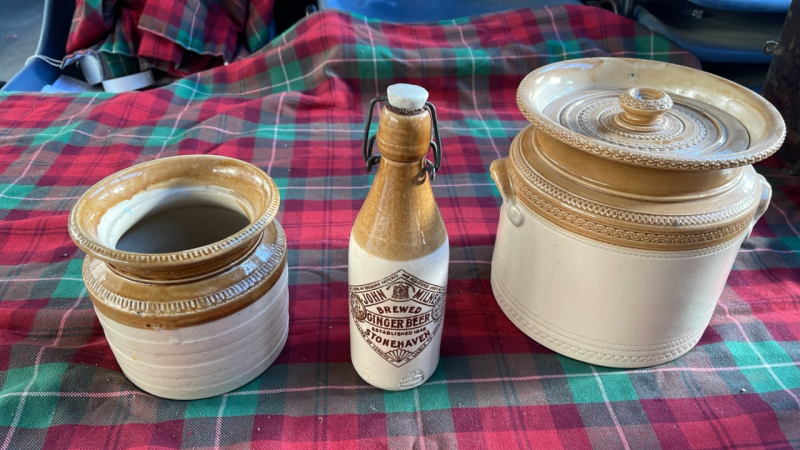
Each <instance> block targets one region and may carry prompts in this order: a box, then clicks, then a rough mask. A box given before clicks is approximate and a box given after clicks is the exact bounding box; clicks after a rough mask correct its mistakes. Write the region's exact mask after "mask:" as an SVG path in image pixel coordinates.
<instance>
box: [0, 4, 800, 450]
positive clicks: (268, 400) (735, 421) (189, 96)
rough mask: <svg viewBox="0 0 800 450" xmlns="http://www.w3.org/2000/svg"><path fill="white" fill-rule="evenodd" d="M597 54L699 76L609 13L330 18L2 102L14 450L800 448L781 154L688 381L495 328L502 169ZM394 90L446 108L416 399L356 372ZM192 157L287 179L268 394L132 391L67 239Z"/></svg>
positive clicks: (2, 308)
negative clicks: (679, 67)
mask: <svg viewBox="0 0 800 450" xmlns="http://www.w3.org/2000/svg"><path fill="white" fill-rule="evenodd" d="M582 56H626V57H639V58H649V59H657V60H661V61H668V62H672V63H678V64H685V65H689V66H694V67H697V66H698V61H697V59H696V58H695V57H693V56H692V55H689V54H687V53H686V52H684V51H682V50H681V49H679V48H676V47H675V46H673V45H671V44H670V43H669V42H668V41H666V40H664V39H663V38H660V37H658V36H654V35H653V34H652V33H651V32H650V31H648V30H646V29H643V28H640V27H637V26H636V25H635V24H634V23H633V22H631V21H629V20H627V19H624V18H621V17H619V16H616V15H613V14H611V13H609V12H606V11H604V10H601V9H599V8H590V7H566V8H545V9H542V10H537V11H531V10H519V11H513V12H507V13H501V14H491V15H485V16H480V17H474V18H469V19H460V20H454V21H448V22H442V23H437V24H427V25H422V26H408V25H396V24H388V23H381V22H377V21H371V20H369V19H365V18H363V17H358V16H350V15H346V14H343V13H339V12H335V11H326V12H323V13H318V14H314V15H312V16H309V17H308V18H306V19H304V20H303V21H301V22H300V23H298V24H297V26H296V27H294V28H293V29H292V30H291V31H289V32H288V33H287V34H285V35H283V36H281V37H280V38H279V39H277V40H275V41H273V42H272V43H270V44H268V45H267V46H266V47H265V48H264V49H262V50H261V51H259V52H258V53H257V54H255V55H253V56H252V57H250V58H246V59H243V60H241V61H235V62H233V63H231V64H229V65H226V66H224V67H218V68H215V69H213V70H209V71H205V72H201V73H199V74H195V75H191V76H189V77H187V78H185V79H183V80H180V81H178V82H176V83H173V84H171V85H169V86H166V87H163V88H160V89H153V90H149V91H146V92H134V93H126V94H119V95H110V94H94V93H92V94H84V95H78V96H75V95H63V94H59V95H42V94H19V93H3V94H0V450H3V449H17V448H24V449H27V448H47V449H53V448H56V449H59V448H78V449H82V448H158V449H166V448H186V449H189V448H207V449H211V448H214V449H216V448H226V449H240V448H269V449H272V448H286V449H305V448H308V449H311V448H334V449H335V448H343V449H344V448H346V449H350V448H364V449H373V448H418V449H434V448H446V449H450V448H465V449H473V448H475V449H481V448H489V449H528V448H555V449H557V448H565V449H575V448H590V447H594V448H599V449H608V448H614V449H616V448H622V449H624V448H629V449H639V448H647V449H656V448H665V449H686V448H703V449H728V448H770V449H788V448H793V447H795V448H796V447H800V426H798V424H800V366H799V365H800V363H799V362H800V312H799V310H800V283H798V280H800V210H798V205H800V180H798V179H797V177H792V176H789V175H786V174H784V173H782V172H781V169H782V167H783V163H782V161H780V159H777V158H773V159H771V160H769V161H767V162H766V163H765V164H761V165H759V166H758V167H757V170H758V171H759V172H761V173H762V174H764V175H765V176H766V177H767V179H768V180H769V182H770V183H771V184H772V186H773V188H774V195H773V199H772V204H771V207H770V208H769V210H768V211H767V212H766V214H765V215H764V217H763V218H762V219H761V220H760V221H759V222H758V223H757V224H756V226H755V229H754V230H753V235H752V237H751V238H750V239H749V240H748V241H747V242H746V243H745V244H744V246H743V247H742V250H741V251H740V253H739V255H738V257H737V259H736V263H735V266H734V270H733V272H732V273H731V275H730V277H729V279H728V282H727V285H726V287H725V289H724V291H723V294H722V297H721V298H720V301H719V304H718V306H717V308H716V310H715V312H714V315H713V318H712V320H711V324H710V326H709V328H708V329H707V330H706V332H705V334H704V335H703V338H702V340H701V341H700V343H699V345H698V346H697V347H696V348H695V349H693V350H692V351H690V352H689V353H688V354H686V355H685V356H683V357H681V358H679V359H678V360H676V361H673V362H671V363H669V364H664V365H661V366H657V367H652V368H646V369H639V370H613V369H607V368H603V367H597V366H592V365H588V364H584V363H580V362H577V361H575V360H571V359H569V358H565V357H562V356H559V355H557V354H554V353H553V352H551V351H549V350H547V349H546V348H544V347H542V346H541V345H539V344H537V343H536V342H535V341H533V340H531V339H530V338H528V337H527V336H525V335H524V334H522V333H521V332H520V331H519V330H517V329H516V328H515V327H514V326H513V324H512V323H511V322H510V321H509V320H508V319H507V318H506V317H505V315H504V314H503V313H502V312H501V310H500V308H499V307H498V305H497V302H496V300H495V298H494V296H493V295H492V290H491V284H490V282H489V274H490V270H491V259H492V251H493V244H494V239H495V233H496V229H497V223H498V218H499V213H500V211H499V205H500V204H501V199H500V197H499V194H498V192H497V191H496V189H495V187H494V184H493V183H492V181H491V179H490V177H489V175H488V173H487V171H488V167H489V165H490V164H491V162H492V161H494V160H495V159H497V158H499V157H503V156H506V155H507V154H508V149H509V145H510V143H511V140H512V139H513V137H514V136H515V135H516V134H517V133H518V132H519V131H520V130H521V129H522V128H523V127H524V126H526V125H527V124H528V123H527V121H526V120H525V119H524V117H523V116H522V114H521V113H520V112H519V110H518V109H517V105H516V100H515V94H516V89H517V86H518V84H519V82H520V80H521V79H522V78H523V77H524V76H525V75H526V74H527V73H529V72H530V71H532V70H534V69H535V68H537V67H540V66H542V65H544V64H547V63H549V62H554V61H561V60H563V59H567V58H577V57H582ZM398 82H409V83H414V84H418V85H422V86H424V87H426V88H428V90H429V91H430V93H431V98H430V100H431V102H433V103H434V104H435V105H436V107H437V111H438V114H439V119H440V129H441V134H442V144H443V154H444V161H443V166H442V171H441V172H440V173H439V175H437V177H436V180H435V181H434V182H433V183H432V188H433V191H434V194H435V196H436V199H437V203H438V205H439V208H440V210H441V212H442V216H443V218H444V221H445V225H446V227H447V232H448V234H449V237H450V251H451V253H450V254H451V262H450V270H449V274H450V275H449V277H450V278H449V281H448V298H447V307H446V312H445V316H444V317H445V318H444V325H443V339H442V357H441V361H440V364H439V368H438V369H437V371H436V372H435V373H434V374H433V375H432V377H431V379H430V380H429V381H428V382H426V383H425V384H423V385H422V386H420V387H417V388H415V389H413V390H409V391H404V392H383V391H380V390H378V389H375V388H373V387H371V386H369V385H367V384H366V383H364V382H363V381H362V380H361V379H360V378H359V377H358V375H357V374H356V373H355V370H354V369H353V366H352V364H351V363H350V354H349V330H348V313H347V310H348V308H347V248H348V236H349V234H350V229H351V227H352V224H353V221H354V220H355V217H356V214H357V213H358V210H359V209H360V207H361V204H362V202H363V200H364V198H365V196H366V194H367V192H368V190H369V186H370V177H369V175H368V174H367V173H366V172H365V170H364V161H363V159H362V157H361V139H362V137H363V124H364V120H365V117H364V115H365V113H366V107H367V105H368V102H369V100H370V99H371V98H372V97H374V96H376V95H379V94H384V93H385V92H386V88H387V87H388V86H389V85H390V84H393V83H398ZM687 82H691V80H687ZM372 131H373V132H374V129H373V130H372ZM198 153H208V154H219V155H226V156H231V157H235V158H240V159H243V160H246V161H249V162H252V163H254V164H255V165H257V166H259V167H261V168H262V169H263V170H264V171H266V172H267V173H269V174H270V175H271V176H272V178H273V179H275V181H276V183H277V185H278V187H279V189H280V193H281V199H282V201H281V210H280V212H279V215H278V220H279V221H280V222H281V223H282V224H283V226H284V229H285V231H286V236H287V242H288V265H289V295H290V316H291V319H290V328H289V338H288V341H287V344H286V347H285V349H284V350H283V352H282V353H281V355H280V357H279V358H278V360H276V362H275V363H274V364H273V365H272V367H270V368H269V369H268V370H267V371H266V372H264V373H263V374H262V375H261V376H259V377H258V378H257V379H255V380H254V381H253V382H251V383H249V384H248V385H246V386H244V387H242V388H240V389H238V390H236V391H234V392H231V393H228V394H225V395H222V396H218V397H215V398H211V399H206V400H199V401H192V402H177V401H169V400H163V399H159V398H156V397H153V396H150V395H147V394H144V393H143V392H141V391H140V390H138V389H137V388H136V387H135V386H134V385H132V384H131V383H130V382H129V381H128V380H127V379H126V378H125V377H124V376H123V374H122V373H121V372H120V369H119V366H118V365H117V363H116V362H115V360H114V357H113V355H112V353H111V350H110V348H109V347H108V344H107V342H106V340H105V337H104V335H103V330H102V328H101V327H100V324H99V323H98V320H97V317H96V315H95V313H94V311H93V309H92V305H91V302H90V300H89V299H88V298H87V296H86V291H85V287H84V284H83V280H82V278H81V272H80V267H81V262H82V260H83V257H84V255H83V254H82V253H81V252H79V251H78V250H77V248H76V247H75V246H74V244H73V243H72V242H71V241H70V239H69V236H68V233H67V229H66V226H67V217H68V213H69V210H70V208H71V207H72V206H73V205H74V203H75V201H76V200H77V198H78V197H79V196H80V195H81V194H82V193H83V192H85V191H86V189H88V187H89V186H91V185H92V184H94V183H96V182H97V181H99V180H100V179H101V178H103V177H105V176H107V175H110V174H112V173H114V172H116V171H118V170H120V169H123V168H126V167H129V166H131V165H133V164H136V163H139V162H144V161H149V160H152V159H155V158H162V157H165V156H172V155H179V154H198Z"/></svg>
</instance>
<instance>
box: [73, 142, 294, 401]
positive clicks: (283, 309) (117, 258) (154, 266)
mask: <svg viewBox="0 0 800 450" xmlns="http://www.w3.org/2000/svg"><path fill="white" fill-rule="evenodd" d="M279 204H280V194H279V192H278V189H277V186H276V185H275V183H274V181H273V180H272V179H271V178H270V177H269V176H268V175H266V174H265V173H264V172H263V171H261V170H260V169H259V168H257V167H255V166H253V165H251V164H248V163H245V162H243V161H239V160H236V159H232V158H226V157H222V156H211V155H198V156H177V157H173V158H165V159H161V160H156V161H150V162H146V163H143V164H139V165H136V166H133V167H130V168H128V169H125V170H122V171H120V172H117V173H115V174H113V175H111V176H109V177H107V178H105V179H103V180H101V181H100V182H98V183H97V184H95V185H94V186H92V187H91V188H90V189H89V190H88V191H87V192H86V193H85V194H84V195H83V196H81V198H80V199H79V200H78V202H77V204H76V205H75V207H74V208H73V210H72V213H71V214H70V218H69V232H70V236H71V237H72V239H73V241H75V243H76V244H77V245H78V247H80V248H81V249H82V250H83V251H85V252H86V258H85V260H84V263H83V278H84V281H85V282H86V288H87V290H88V293H89V296H90V298H91V299H92V303H93V304H94V308H95V311H96V313H97V316H98V318H99V319H100V323H101V325H102V326H103V330H104V332H105V335H106V338H107V339H108V343H109V345H110V347H111V349H112V351H113V353H114V356H115V357H116V359H117V362H118V363H119V365H120V367H121V368H122V371H123V372H124V373H125V375H126V376H127V377H128V379H130V380H131V381H132V382H133V383H134V384H136V385H137V386H138V387H140V388H141V389H142V390H144V391H147V392H149V393H151V394H154V395H157V396H159V397H165V398H171V399H180V400H189V399H198V398H205V397H211V396H215V395H219V394H222V393H225V392H228V391H231V390H233V389H236V388H238V387H240V386H242V385H244V384H246V383H248V382H249V381H251V380H253V379H254V378H255V377H257V376H258V375H260V374H261V373H262V372H263V371H264V370H265V369H266V368H267V367H269V366H270V365H271V364H272V363H273V361H275V359H276V358H277V357H278V354H279V353H280V352H281V350H282V349H283V346H284V344H285V343H286V338H287V335H288V326H289V310H288V299H289V295H288V275H287V272H288V270H287V267H286V237H285V235H284V232H283V229H282V228H281V226H280V224H279V223H278V222H277V221H276V220H274V219H275V215H276V213H277V212H278V207H279Z"/></svg>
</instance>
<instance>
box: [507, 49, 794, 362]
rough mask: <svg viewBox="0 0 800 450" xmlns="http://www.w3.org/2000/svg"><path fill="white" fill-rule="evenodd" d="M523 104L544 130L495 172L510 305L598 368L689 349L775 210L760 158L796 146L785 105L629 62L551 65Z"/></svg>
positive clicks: (523, 321) (685, 71)
mask: <svg viewBox="0 0 800 450" xmlns="http://www.w3.org/2000/svg"><path fill="white" fill-rule="evenodd" d="M517 101H518V104H519V107H520V109H521V111H522V112H523V114H524V115H525V116H526V117H527V118H528V119H529V120H530V122H531V125H529V126H528V127H527V128H525V129H524V130H523V131H522V132H520V133H519V135H518V136H517V137H516V138H515V139H514V141H513V143H512V145H511V150H510V155H509V157H508V158H503V159H500V160H497V161H495V162H494V163H492V167H491V173H492V177H493V179H494V180H495V183H496V184H497V186H498V188H499V190H500V192H501V194H502V197H503V207H502V211H501V214H500V223H499V226H498V231H497V241H496V246H495V250H494V257H493V261H492V288H493V290H494V293H495V297H496V298H497V301H498V303H499V305H500V307H501V308H502V309H503V311H504V312H505V313H506V315H507V316H508V317H509V318H510V319H511V321H512V322H514V324H516V325H517V326H518V327H519V328H520V329H521V330H522V331H523V332H525V333H526V334H528V335H529V336H530V337H532V338H533V339H535V340H537V341H538V342H539V343H541V344H542V345H544V346H546V347H549V348H551V349H553V350H555V351H557V352H559V353H562V354H564V355H566V356H569V357H572V358H575V359H579V360H582V361H586V362H589V363H593V364H599V365H604V366H611V367H644V366H651V365H655V364H660V363H664V362H667V361H670V360H673V359H675V358H677V357H679V356H681V355H682V354H684V353H686V352H687V351H689V350H690V349H691V348H692V347H694V345H695V344H696V343H697V341H698V340H699V339H700V337H701V335H702V334H703V331H704V330H705V328H706V326H707V325H708V323H709V321H710V319H711V315H712V313H713V311H714V308H715V306H716V303H717V300H718V299H719V296H720V295H721V293H722V289H723V287H724V286H725V281H726V279H727V277H728V274H729V273H730V270H731V268H732V265H733V261H734V259H735V257H736V253H737V252H738V250H739V247H740V246H741V244H742V242H743V241H744V240H745V239H746V238H747V237H748V236H749V233H750V231H751V229H752V227H753V225H754V223H755V221H756V220H758V218H759V217H760V216H761V215H762V214H763V213H764V211H765V210H766V208H767V206H768V205H769V199H770V195H771V189H770V186H769V184H767V182H766V180H765V179H764V178H763V177H762V176H761V175H758V174H757V173H756V172H755V170H754V169H753V167H752V166H751V164H752V163H754V162H756V161H759V160H761V159H763V158H766V157H767V156H769V155H771V154H772V153H773V152H775V151H776V150H777V149H778V147H779V146H780V145H781V143H782V141H783V138H784V135H785V127H784V124H783V121H782V119H781V117H780V115H779V114H778V113H777V111H776V110H775V109H774V108H773V107H772V106H771V105H770V104H769V103H767V102H766V101H764V100H763V99H762V98H761V97H760V96H758V95H757V94H755V93H753V92H751V91H749V90H747V89H745V88H743V87H741V86H739V85H737V84H735V83H732V82H730V81H727V80H724V79H722V78H719V77H716V76H714V75H711V74H708V73H704V72H700V71H697V70H693V69H689V68H686V67H681V66H676V65H671V64H666V63H659V62H653V61H643V60H632V59H623V58H592V59H578V60H570V61H564V62H560V63H555V64H551V65H549V66H546V67H543V68H540V69H538V70H536V71H534V72H532V73H530V74H529V75H528V76H527V77H525V79H524V80H523V81H522V83H521V84H520V86H519V90H518V93H517Z"/></svg>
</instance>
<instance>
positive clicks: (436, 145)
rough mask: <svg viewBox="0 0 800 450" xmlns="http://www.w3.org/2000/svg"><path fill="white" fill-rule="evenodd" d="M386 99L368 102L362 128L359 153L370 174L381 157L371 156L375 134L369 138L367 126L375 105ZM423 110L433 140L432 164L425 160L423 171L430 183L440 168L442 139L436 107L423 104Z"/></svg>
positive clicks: (375, 99)
mask: <svg viewBox="0 0 800 450" xmlns="http://www.w3.org/2000/svg"><path fill="white" fill-rule="evenodd" d="M386 100H387V97H386V96H384V95H382V96H379V97H375V98H373V99H372V100H371V101H370V102H369V111H368V112H367V124H366V125H365V126H364V140H363V141H362V144H361V153H362V154H363V156H364V162H366V163H367V172H372V166H374V165H375V164H378V162H380V160H381V155H380V154H376V155H373V154H372V146H373V145H375V138H376V137H377V134H373V135H372V136H369V126H370V125H371V124H372V111H373V110H374V109H375V103H378V102H385V101H386ZM423 108H424V109H427V110H428V112H430V113H431V123H432V125H433V139H431V147H432V148H433V162H431V161H430V160H429V159H427V158H425V171H426V172H428V176H429V177H430V179H431V181H433V180H434V179H435V178H436V173H437V172H439V168H440V167H442V139H441V137H440V136H439V119H438V118H437V117H436V107H435V106H433V103H431V102H425V106H424V107H423Z"/></svg>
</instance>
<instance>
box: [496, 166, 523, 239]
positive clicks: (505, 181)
mask: <svg viewBox="0 0 800 450" xmlns="http://www.w3.org/2000/svg"><path fill="white" fill-rule="evenodd" d="M489 173H491V175H492V180H494V184H496V185H497V190H499V191H500V195H501V196H502V197H503V206H504V207H505V210H506V215H507V216H508V220H510V221H511V223H513V224H514V225H515V226H520V225H522V219H523V217H524V216H523V215H522V211H520V209H519V205H517V197H516V195H515V194H514V185H513V184H512V181H511V175H510V174H509V173H508V158H502V159H496V160H494V161H493V162H492V165H491V166H489Z"/></svg>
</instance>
